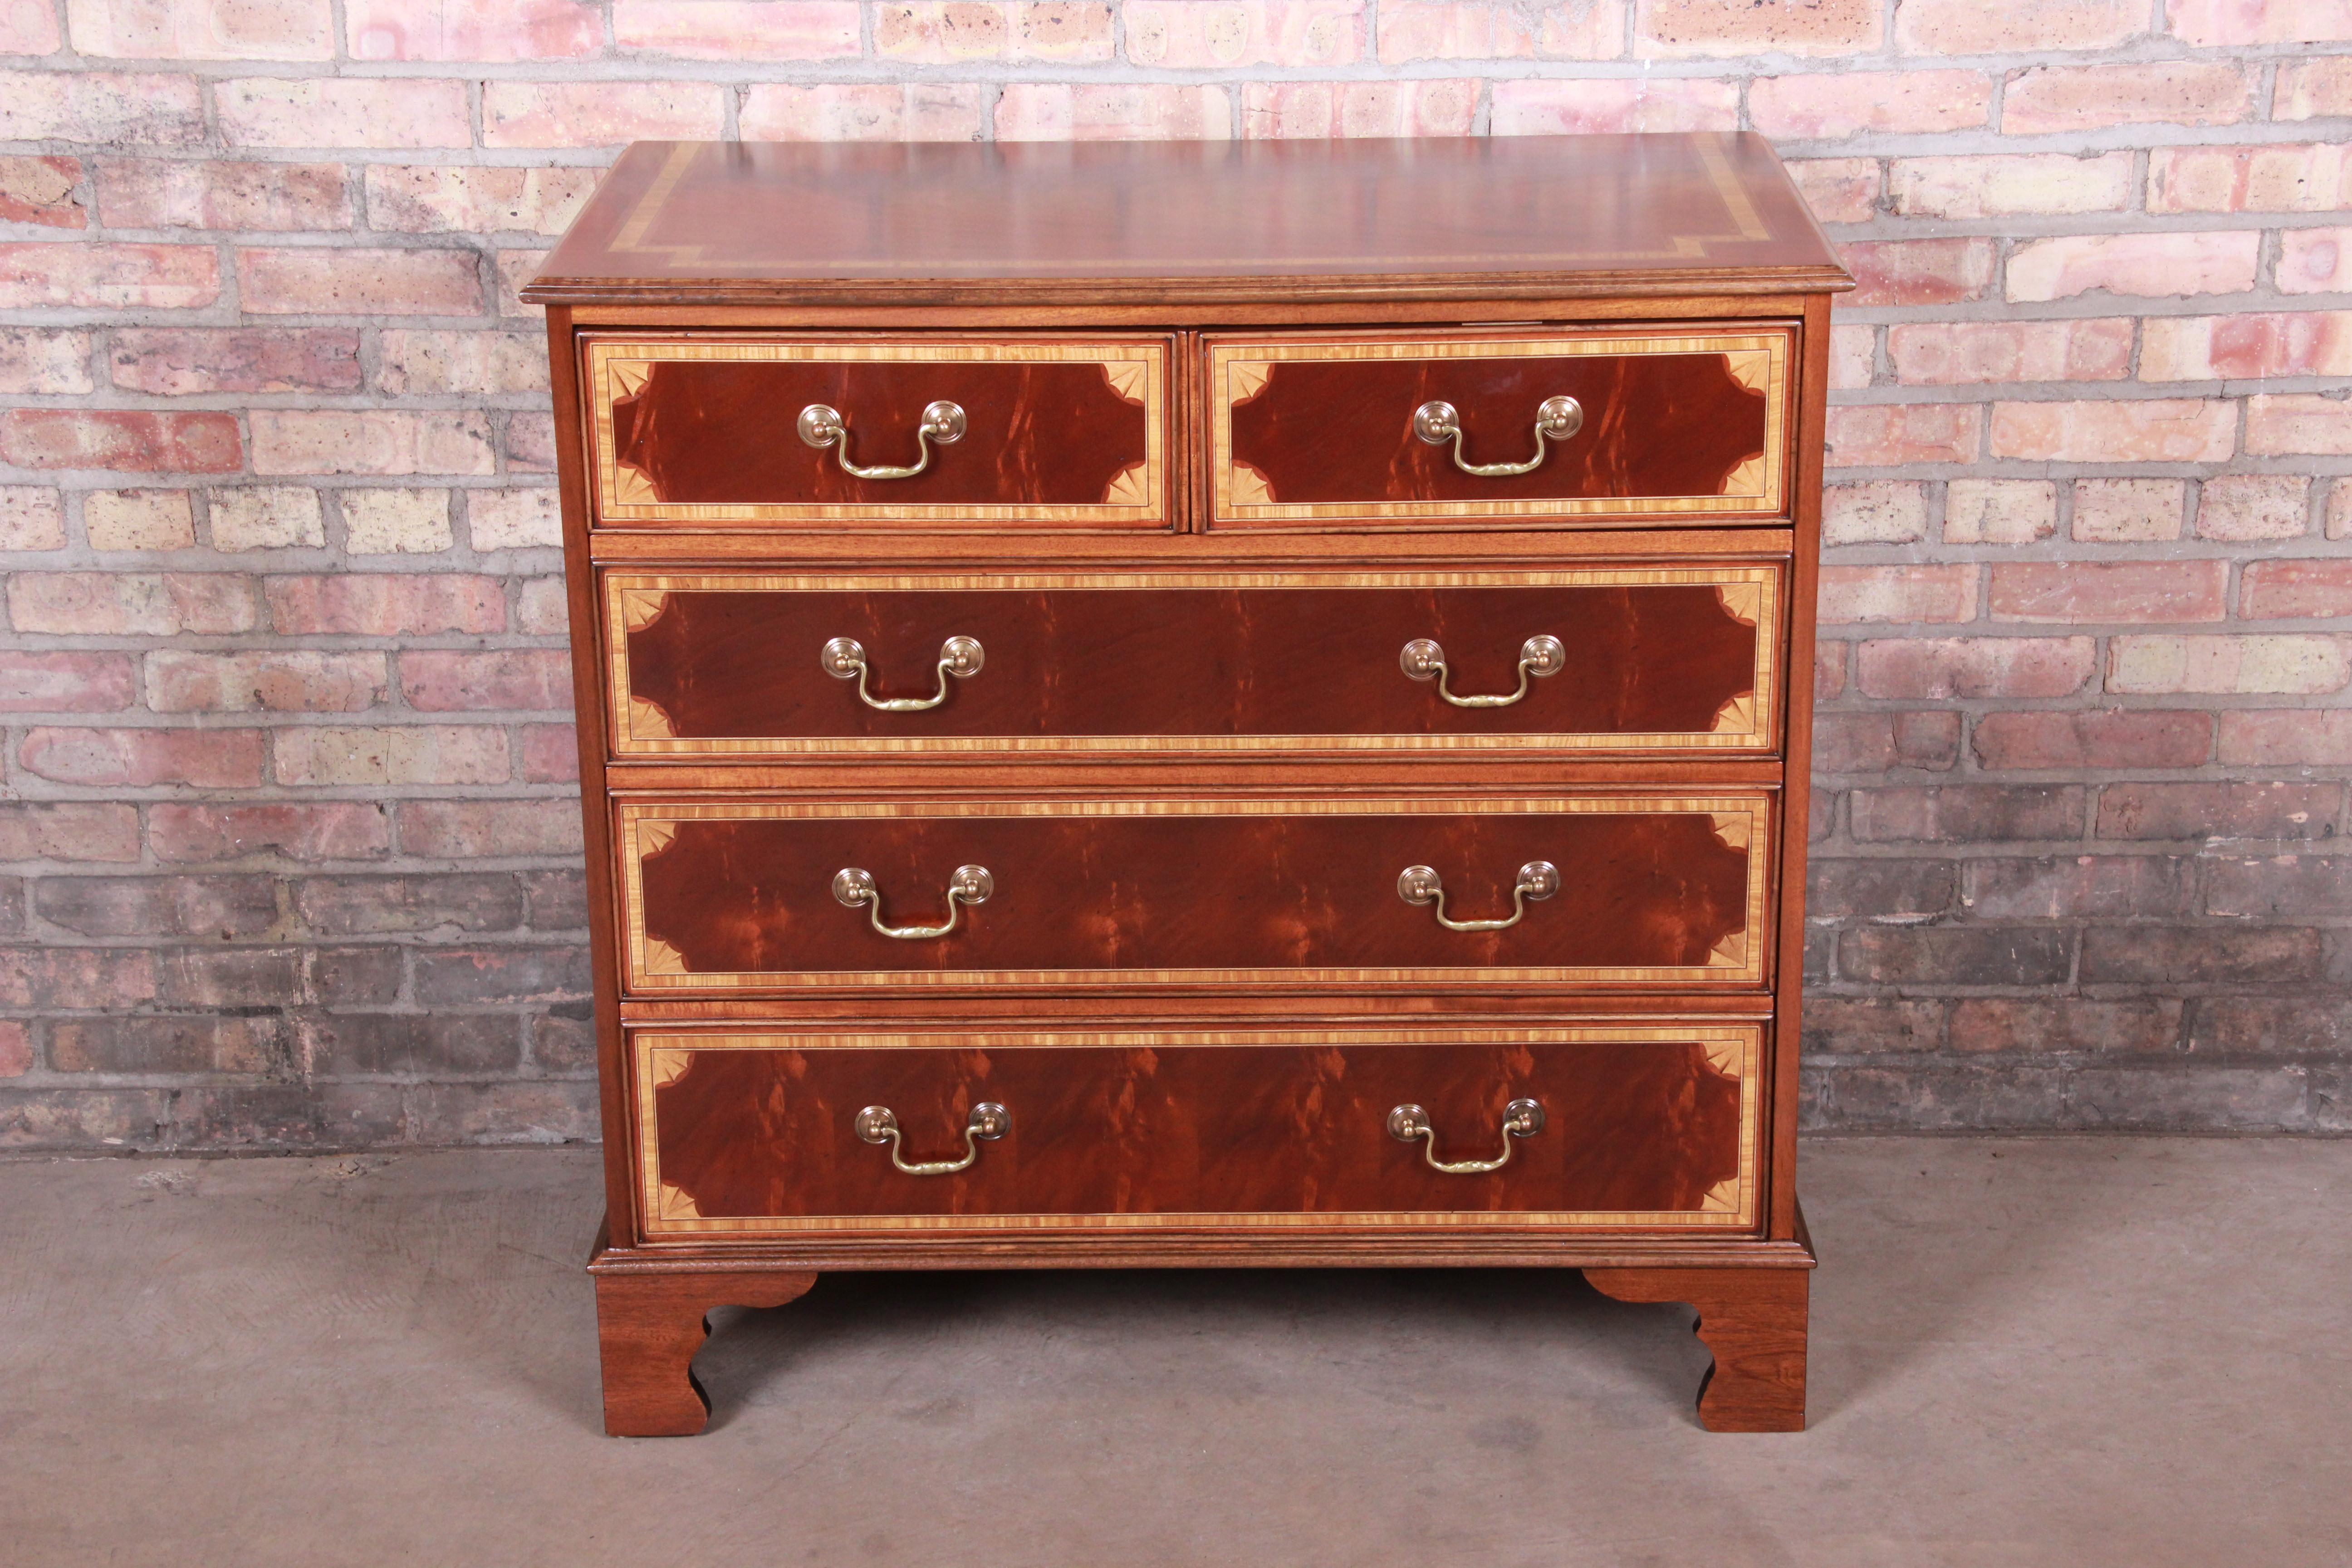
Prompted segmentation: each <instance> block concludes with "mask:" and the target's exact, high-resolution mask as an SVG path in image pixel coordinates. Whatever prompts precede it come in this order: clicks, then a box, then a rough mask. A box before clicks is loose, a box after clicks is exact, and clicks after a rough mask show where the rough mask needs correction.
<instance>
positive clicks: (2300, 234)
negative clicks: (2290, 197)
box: [2278, 228, 2352, 294]
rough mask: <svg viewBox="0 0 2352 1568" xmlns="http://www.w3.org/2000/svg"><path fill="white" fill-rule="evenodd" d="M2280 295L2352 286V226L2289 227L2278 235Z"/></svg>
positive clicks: (2322, 292)
mask: <svg viewBox="0 0 2352 1568" xmlns="http://www.w3.org/2000/svg"><path fill="white" fill-rule="evenodd" d="M2278 288H2279V292H2280V293H2282V294H2334V293H2338V292H2341V291H2344V290H2347V289H2352V228H2291V229H2288V230H2286V231H2285V232H2284V233H2283V234H2281V235H2280V236H2279V258H2278Z"/></svg>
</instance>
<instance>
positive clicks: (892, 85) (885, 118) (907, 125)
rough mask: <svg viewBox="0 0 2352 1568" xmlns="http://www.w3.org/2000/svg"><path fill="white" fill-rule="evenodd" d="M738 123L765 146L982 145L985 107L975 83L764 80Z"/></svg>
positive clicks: (985, 129) (984, 132)
mask: <svg viewBox="0 0 2352 1568" xmlns="http://www.w3.org/2000/svg"><path fill="white" fill-rule="evenodd" d="M737 119H738V123H739V125H740V128H741V130H742V132H743V134H744V135H745V136H746V137H747V138H749V137H756V138H758V139H760V140H761V141H765V142H977V141H979V140H980V139H981V138H982V136H983V135H985V134H986V133H987V128H988V109H987V104H986V102H985V100H984V97H983V94H982V89H981V88H980V86H979V84H977V83H975V82H929V81H919V82H823V83H819V84H818V85H816V86H814V87H794V86H791V85H788V84H783V83H776V82H763V83H761V84H760V85H759V86H757V87H754V88H753V89H751V95H750V96H749V97H747V98H746V99H745V100H743V108H742V110H741V112H740V114H739V116H738V117H737Z"/></svg>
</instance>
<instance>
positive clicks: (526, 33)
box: [343, 0, 604, 60]
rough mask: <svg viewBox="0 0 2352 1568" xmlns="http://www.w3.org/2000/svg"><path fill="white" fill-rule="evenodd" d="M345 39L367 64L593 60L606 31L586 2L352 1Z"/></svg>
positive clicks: (348, 2)
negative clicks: (375, 62) (445, 61)
mask: <svg viewBox="0 0 2352 1568" xmlns="http://www.w3.org/2000/svg"><path fill="white" fill-rule="evenodd" d="M343 36H344V37H345V39H346V40H347V41H348V42H349V44H350V47H351V52H352V58H354V59H362V60H548V59H590V58H594V57H595V56H597V55H600V54H602V53H604V27H603V26H602V20H601V18H600V17H599V16H597V14H596V10H595V8H594V7H593V6H590V5H581V4H580V3H579V0H345V5H344V8H343Z"/></svg>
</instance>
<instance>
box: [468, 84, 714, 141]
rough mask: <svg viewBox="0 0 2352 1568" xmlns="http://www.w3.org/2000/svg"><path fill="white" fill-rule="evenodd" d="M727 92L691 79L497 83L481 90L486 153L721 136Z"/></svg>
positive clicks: (693, 139) (694, 139)
mask: <svg viewBox="0 0 2352 1568" xmlns="http://www.w3.org/2000/svg"><path fill="white" fill-rule="evenodd" d="M727 90H728V89H725V88H723V87H719V86H717V85H715V84H712V83H709V82H692V81H632V82H620V81H493V82H486V83H484V84H483V87H482V145H483V146H485V147H613V146H618V145H619V144H620V143H622V142H637V141H696V140H707V139H710V138H714V137H716V136H718V135H719V131H720V128H721V126H722V124H723V123H724V119H725V114H726V97H727Z"/></svg>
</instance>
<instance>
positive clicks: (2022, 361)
mask: <svg viewBox="0 0 2352 1568" xmlns="http://www.w3.org/2000/svg"><path fill="white" fill-rule="evenodd" d="M2131 346H2132V323H2131V319H2130V318H2129V317H2126V316H2109V317H2092V318H2088V319H2086V320H2083V321H1905V322H1901V323H1898V324H1897V325H1895V326H1893V327H1890V328H1888V329H1887V333H1886V357H1887V361H1888V363H1891V364H1893V365H1894V367H1895V380H1897V381H1901V382H1907V383H1910V384H1914V385H1933V386H1951V385H1969V384H1984V383H1988V382H2034V381H2115V380H2118V379H2120V378H2122V377H2124V376H2126V375H2128V374H2131Z"/></svg>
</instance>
